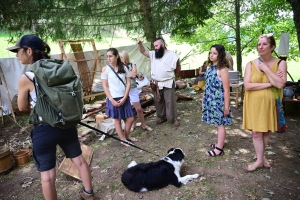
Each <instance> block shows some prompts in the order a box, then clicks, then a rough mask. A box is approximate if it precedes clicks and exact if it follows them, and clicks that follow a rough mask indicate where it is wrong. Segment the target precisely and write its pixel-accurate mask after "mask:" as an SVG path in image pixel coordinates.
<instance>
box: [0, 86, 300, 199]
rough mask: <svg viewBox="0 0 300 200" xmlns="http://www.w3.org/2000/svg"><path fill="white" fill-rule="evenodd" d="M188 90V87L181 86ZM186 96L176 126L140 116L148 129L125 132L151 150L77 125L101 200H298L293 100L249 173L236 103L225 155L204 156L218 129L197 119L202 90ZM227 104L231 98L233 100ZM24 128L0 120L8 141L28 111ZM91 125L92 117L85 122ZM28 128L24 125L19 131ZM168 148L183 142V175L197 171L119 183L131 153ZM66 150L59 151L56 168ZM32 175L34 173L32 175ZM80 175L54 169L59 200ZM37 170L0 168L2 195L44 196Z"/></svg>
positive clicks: (20, 135) (142, 157)
mask: <svg viewBox="0 0 300 200" xmlns="http://www.w3.org/2000/svg"><path fill="white" fill-rule="evenodd" d="M185 91H186V92H188V90H185ZM192 96H193V97H194V100H192V101H178V104H177V105H178V113H179V119H180V122H181V126H179V127H177V128H175V127H173V125H172V124H170V123H163V124H161V125H156V123H155V122H156V120H157V118H156V116H155V114H152V115H150V116H148V117H147V118H146V121H147V123H148V125H149V126H151V127H152V128H153V129H154V131H152V132H146V131H144V130H142V129H141V128H139V127H137V128H136V130H135V131H134V132H132V133H131V136H133V137H136V138H137V139H138V140H139V141H138V142H136V143H135V144H136V145H137V146H139V147H142V148H144V149H147V150H149V151H151V152H154V153H155V154H158V155H160V157H156V156H154V155H151V154H148V153H146V152H143V151H140V150H138V149H135V148H132V147H128V148H126V147H124V146H123V145H121V144H120V142H119V141H115V140H113V139H111V138H106V139H105V140H104V141H99V140H98V139H99V138H100V135H98V134H96V133H94V132H87V131H88V130H87V129H86V128H83V127H79V138H80V140H81V141H84V143H85V144H86V145H88V146H90V147H92V148H93V150H94V154H93V157H92V161H91V165H90V167H91V171H92V176H93V187H94V191H95V192H96V199H105V200H122V199H126V200H133V199H143V200H190V199H195V200H210V199H214V200H221V199H223V200H229V199H230V200H231V199H238V200H239V199H241V200H256V199H260V200H261V199H264V200H267V199H269V200H270V199H272V200H281V199H286V200H296V199H300V188H299V183H300V182H299V180H300V171H299V164H300V160H299V156H300V154H299V153H300V149H299V146H300V140H299V139H298V138H299V131H300V126H299V120H300V116H299V112H298V113H297V112H295V110H299V105H298V106H297V105H295V104H293V105H292V104H291V105H289V106H288V107H286V111H287V112H286V121H287V126H288V131H287V132H286V133H284V134H278V133H272V135H271V138H270V141H269V145H268V146H267V151H266V157H267V159H268V161H270V162H271V168H261V169H258V170H257V171H255V172H252V173H249V172H247V171H246V166H247V164H248V163H251V162H253V157H254V150H253V145H252V136H251V134H249V132H247V131H244V130H242V129H241V128H240V127H241V123H242V105H240V106H239V107H238V108H237V109H236V108H235V107H233V106H232V107H231V109H232V112H233V116H234V118H233V124H232V125H231V126H227V127H226V131H227V136H226V141H225V147H224V151H225V154H224V155H223V156H218V157H215V158H212V157H208V156H206V155H205V151H207V150H210V148H209V147H208V144H210V143H215V142H216V139H217V134H216V128H215V127H214V126H209V125H207V124H205V123H203V122H201V106H200V102H201V94H200V93H197V94H192ZM232 103H233V102H232ZM17 118H18V122H21V125H22V127H23V128H24V129H21V128H19V127H18V126H15V125H14V123H12V121H11V120H10V119H9V118H7V117H6V118H5V124H4V125H0V129H1V133H0V137H1V139H7V140H9V141H10V140H14V141H16V139H18V140H17V142H19V143H20V144H22V142H23V141H24V140H26V138H28V136H29V134H30V133H29V132H30V130H31V128H32V127H31V126H30V125H28V124H26V123H24V122H25V121H26V117H21V116H17ZM91 125H92V124H91ZM24 130H26V131H27V132H26V131H24ZM171 147H178V148H182V149H183V151H184V152H185V163H184V164H183V167H182V170H181V175H187V174H194V173H198V174H199V175H200V176H199V178H198V179H195V180H193V181H191V182H189V183H188V184H187V185H183V186H182V187H180V188H176V187H174V186H172V185H169V186H167V187H165V188H163V189H161V190H156V191H152V192H146V193H134V192H130V191H129V190H128V189H127V188H125V187H124V185H123V184H122V182H121V175H122V173H123V171H124V170H125V169H126V167H127V165H128V164H129V163H130V162H131V161H132V160H135V161H136V162H137V163H141V162H147V163H148V162H155V161H157V160H158V159H160V158H161V157H163V156H164V155H166V153H167V150H168V149H169V148H171ZM63 158H64V154H63V153H62V151H61V150H60V149H59V148H58V150H57V168H58V166H59V165H60V163H61V161H62V160H63ZM30 178H32V179H30ZM81 187H82V184H81V182H80V181H78V180H76V179H74V178H72V177H71V176H69V175H67V174H65V173H63V172H60V171H58V170H57V179H56V188H57V193H58V197H59V199H61V200H69V199H78V198H79V197H78V191H79V190H80V188H81ZM42 198H43V197H42V192H41V183H40V175H39V173H38V172H37V171H36V168H35V166H34V163H33V161H31V162H30V163H28V164H27V165H26V166H23V167H16V166H14V167H13V169H12V170H11V171H10V172H9V173H5V174H2V175H0V199H1V200H11V199H18V200H25V199H34V200H39V199H42Z"/></svg>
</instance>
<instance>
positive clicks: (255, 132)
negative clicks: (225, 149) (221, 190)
mask: <svg viewBox="0 0 300 200" xmlns="http://www.w3.org/2000/svg"><path fill="white" fill-rule="evenodd" d="M275 48H276V43H275V39H274V37H273V35H270V34H264V35H261V36H260V37H259V39H258V43H257V51H258V53H259V56H260V57H259V58H257V59H255V60H253V61H251V62H249V63H248V64H247V66H246V69H245V76H244V86H245V90H246V92H245V97H244V107H243V126H242V128H243V129H245V130H250V131H252V137H253V146H254V150H255V153H256V157H257V160H256V161H255V162H254V163H252V164H250V165H248V167H247V170H248V171H255V170H256V169H257V168H259V167H263V166H264V167H270V163H269V162H268V161H267V159H266V158H265V156H264V152H265V148H266V146H267V145H268V141H269V136H270V132H275V131H277V116H276V104H275V95H274V93H273V91H272V88H273V89H274V88H278V89H280V90H281V91H280V93H281V94H282V88H283V87H284V86H285V83H286V74H287V65H286V62H285V61H283V60H279V59H278V58H275V57H273V56H272V52H273V51H274V49H275Z"/></svg>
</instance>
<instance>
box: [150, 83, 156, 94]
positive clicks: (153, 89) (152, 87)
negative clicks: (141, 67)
mask: <svg viewBox="0 0 300 200" xmlns="http://www.w3.org/2000/svg"><path fill="white" fill-rule="evenodd" d="M150 87H151V89H152V91H153V92H156V90H157V81H154V82H153V81H151V82H150Z"/></svg>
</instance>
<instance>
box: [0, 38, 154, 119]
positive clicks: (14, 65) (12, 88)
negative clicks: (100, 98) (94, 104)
mask: <svg viewBox="0 0 300 200" xmlns="http://www.w3.org/2000/svg"><path fill="white" fill-rule="evenodd" d="M144 47H145V48H146V49H148V48H150V43H144ZM116 48H117V49H118V51H119V52H121V51H127V52H128V54H129V56H130V61H131V62H132V63H134V64H136V65H137V69H138V72H142V73H143V74H144V76H146V77H147V78H148V79H150V60H149V59H148V58H147V57H145V56H144V55H142V54H141V53H140V52H139V49H138V46H137V45H131V46H122V47H116ZM106 51H107V49H101V50H98V55H99V56H100V57H101V66H105V65H106V64H107V62H106ZM84 55H85V57H86V59H89V58H93V57H94V53H93V52H92V51H87V52H84ZM69 56H70V57H71V58H72V54H68V57H69ZM51 58H57V59H60V55H59V54H56V55H51ZM74 59H75V58H74ZM71 64H72V66H73V67H74V70H75V71H76V72H78V68H77V64H76V63H75V62H71ZM92 64H93V62H92V61H90V62H89V61H88V66H89V68H90V70H91V68H92ZM0 66H1V68H2V71H3V74H4V76H5V80H6V84H7V88H8V90H9V94H10V99H12V98H13V97H14V96H15V95H16V94H17V93H18V79H19V77H20V76H21V75H22V74H23V73H24V72H26V71H28V70H29V69H30V65H22V64H21V63H20V62H19V60H18V58H16V57H13V58H0ZM97 70H98V71H99V72H97V73H96V75H95V78H94V83H93V91H94V92H101V91H103V90H102V87H101V79H100V74H101V73H100V69H99V68H97ZM4 84H5V83H2V85H0V92H1V100H2V105H0V106H2V107H3V109H4V110H5V112H6V113H11V109H10V103H9V99H8V97H7V91H6V87H5V86H4ZM2 114H4V113H2V112H1V110H0V116H1V115H2Z"/></svg>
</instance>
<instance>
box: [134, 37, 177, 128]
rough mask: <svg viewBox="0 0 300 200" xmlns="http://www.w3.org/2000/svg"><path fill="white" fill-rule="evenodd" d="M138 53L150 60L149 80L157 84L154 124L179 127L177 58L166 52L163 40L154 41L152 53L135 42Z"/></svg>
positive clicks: (170, 52) (173, 54) (139, 42)
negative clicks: (176, 78) (166, 123)
mask: <svg viewBox="0 0 300 200" xmlns="http://www.w3.org/2000/svg"><path fill="white" fill-rule="evenodd" d="M137 44H138V47H139V50H140V52H141V53H142V54H143V55H144V56H146V57H148V58H150V61H151V78H152V81H155V82H156V83H157V86H158V89H159V93H156V92H154V104H155V108H156V114H157V117H158V118H159V119H158V120H157V122H156V124H161V123H164V122H166V121H169V122H170V123H173V124H174V126H175V127H177V126H180V123H179V121H178V119H177V117H178V114H177V105H176V94H175V74H177V73H178V72H179V71H180V70H181V66H180V60H179V56H178V55H177V54H176V53H174V52H173V51H169V50H167V48H166V46H165V42H164V40H163V38H157V39H155V41H154V43H153V44H154V49H155V50H154V51H146V50H145V47H144V46H143V44H142V41H140V40H139V41H138V42H137Z"/></svg>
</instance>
